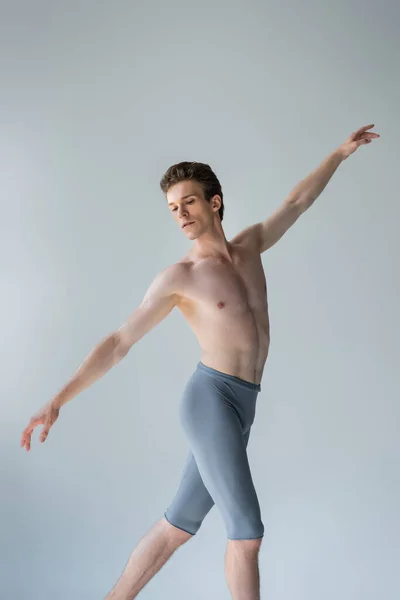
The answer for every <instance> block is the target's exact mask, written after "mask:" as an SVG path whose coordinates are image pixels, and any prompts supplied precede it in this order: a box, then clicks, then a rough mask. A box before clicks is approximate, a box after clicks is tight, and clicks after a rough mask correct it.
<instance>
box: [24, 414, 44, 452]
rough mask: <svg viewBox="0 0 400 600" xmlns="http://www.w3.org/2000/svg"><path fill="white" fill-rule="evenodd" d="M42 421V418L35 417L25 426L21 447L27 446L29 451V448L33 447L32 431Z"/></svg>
mask: <svg viewBox="0 0 400 600" xmlns="http://www.w3.org/2000/svg"><path fill="white" fill-rule="evenodd" d="M41 423H43V420H42V419H38V418H34V417H33V418H32V419H31V420H30V422H29V424H28V425H27V426H26V427H25V429H24V431H23V432H22V436H21V447H22V448H24V447H25V448H26V451H27V452H29V450H30V449H31V439H32V432H33V430H34V429H35V427H37V426H38V425H40V424H41Z"/></svg>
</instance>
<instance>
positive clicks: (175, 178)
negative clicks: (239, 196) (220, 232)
mask: <svg viewBox="0 0 400 600" xmlns="http://www.w3.org/2000/svg"><path fill="white" fill-rule="evenodd" d="M186 179H192V180H194V181H197V183H199V184H200V185H201V187H202V188H203V192H204V198H205V199H206V200H207V202H210V200H211V198H212V197H213V196H215V195H216V194H218V196H220V198H221V206H220V208H219V210H218V213H219V218H220V219H221V221H222V219H223V217H224V196H223V193H222V188H221V184H220V182H219V181H218V177H217V176H216V174H215V173H214V171H213V170H212V169H211V167H210V165H207V164H204V163H201V162H188V161H184V162H180V163H177V164H175V165H172V166H171V167H169V169H168V170H167V171H166V172H165V173H164V175H163V177H162V179H161V181H160V187H161V189H162V191H163V192H164V194H167V192H168V190H169V188H170V187H171V186H172V185H175V183H179V182H180V181H184V180H186Z"/></svg>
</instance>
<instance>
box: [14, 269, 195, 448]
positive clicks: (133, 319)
mask: <svg viewBox="0 0 400 600" xmlns="http://www.w3.org/2000/svg"><path fill="white" fill-rule="evenodd" d="M183 270H184V266H183V265H181V264H179V263H178V264H176V265H172V266H171V267H168V268H167V269H164V270H163V271H161V272H160V273H159V274H158V275H157V276H156V277H155V279H154V280H153V281H152V283H151V285H150V287H149V288H148V290H147V292H146V294H145V296H144V298H143V300H142V302H141V304H140V305H139V306H138V307H137V308H136V309H135V310H134V311H133V313H132V314H131V315H130V316H129V317H128V319H127V320H126V322H125V323H124V324H123V325H121V327H119V329H117V330H116V331H114V332H112V333H110V334H109V335H107V336H106V337H105V338H104V339H103V340H102V341H101V342H99V343H98V344H97V345H96V346H95V347H94V348H93V349H92V350H91V352H90V353H89V354H88V355H87V357H86V358H85V360H84V361H83V362H82V364H81V365H80V367H79V368H78V369H77V371H76V372H75V374H74V375H73V377H72V378H71V379H70V380H69V381H68V383H67V384H66V385H65V386H64V387H63V388H62V389H61V390H60V391H59V392H58V393H57V394H56V395H55V396H54V397H53V399H52V400H50V402H48V403H47V404H45V405H44V406H43V407H42V408H41V409H40V410H39V411H38V412H37V413H36V414H35V415H34V416H33V417H32V418H31V420H30V422H29V424H28V425H27V427H26V428H25V430H24V431H23V433H22V437H21V446H22V447H24V446H25V448H26V450H29V449H30V444H31V435H32V432H33V430H34V429H35V427H37V426H38V425H41V424H43V425H44V427H43V431H42V433H41V436H40V441H41V442H44V441H45V439H46V438H47V435H48V432H49V429H50V427H51V426H52V425H53V424H54V422H55V421H56V419H57V418H58V413H59V411H60V408H61V407H62V406H63V405H64V404H66V403H67V402H69V401H70V400H72V398H74V397H75V396H77V395H78V394H79V393H80V392H81V391H82V390H84V389H85V388H87V387H89V386H90V385H91V384H92V383H94V382H95V381H96V380H97V379H99V378H100V377H102V376H103V375H104V374H105V373H107V371H109V370H110V369H111V367H113V366H115V365H116V364H117V363H118V362H119V361H120V360H122V358H123V357H124V356H126V354H127V353H128V352H129V350H130V348H131V347H132V346H133V345H134V344H135V343H136V342H138V341H139V340H140V339H141V338H142V337H143V336H144V335H145V334H146V333H147V332H149V331H150V330H151V329H153V327H155V326H156V325H157V324H158V323H160V321H161V320H162V319H164V318H165V317H166V316H167V315H168V314H169V313H170V312H171V310H172V309H173V307H174V306H175V305H176V304H177V302H178V300H179V298H180V295H181V292H182V282H183V274H184V273H183Z"/></svg>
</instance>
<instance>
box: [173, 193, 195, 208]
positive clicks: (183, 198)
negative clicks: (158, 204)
mask: <svg viewBox="0 0 400 600" xmlns="http://www.w3.org/2000/svg"><path fill="white" fill-rule="evenodd" d="M190 196H196V194H187V195H186V196H182V198H181V200H185V198H190ZM171 204H176V202H168V206H171Z"/></svg>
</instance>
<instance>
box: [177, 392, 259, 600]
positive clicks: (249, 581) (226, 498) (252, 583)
mask: <svg viewBox="0 0 400 600" xmlns="http://www.w3.org/2000/svg"><path fill="white" fill-rule="evenodd" d="M203 383H204V385H199V386H198V388H197V389H195V391H192V397H187V403H186V404H185V405H184V406H183V411H182V417H183V425H184V428H185V431H186V434H187V436H188V438H189V441H190V446H191V450H192V452H193V455H194V458H195V461H196V464H197V467H198V470H199V473H200V476H201V478H202V480H203V482H204V485H205V486H206V488H207V490H208V491H209V493H210V495H211V497H212V498H213V500H214V501H215V504H216V506H217V508H218V510H219V511H220V512H221V514H222V517H223V518H224V521H225V525H226V528H227V534H228V545H227V551H226V563H225V573H226V578H227V583H228V587H229V590H230V592H231V595H232V599H233V600H260V575H259V568H258V553H259V549H260V546H261V542H262V537H263V535H264V525H263V523H262V520H261V513H260V507H259V503H258V498H257V494H256V491H255V488H254V483H253V479H252V476H251V471H250V466H249V462H248V456H247V445H248V440H249V435H250V427H247V429H246V432H245V433H244V432H243V425H242V421H241V419H240V418H239V412H238V410H237V407H239V409H240V408H241V405H240V404H239V403H238V399H239V400H240V399H241V398H240V396H239V393H240V390H236V391H237V394H236V396H235V397H234V399H236V407H234V406H232V403H231V402H230V401H229V396H228V393H229V389H226V388H222V391H223V392H224V395H221V396H220V395H219V394H218V389H215V387H212V388H211V389H210V388H209V385H208V382H207V381H204V382H203ZM197 396H198V397H197ZM198 398H200V401H198V402H197V400H198ZM245 400H248V401H249V403H250V401H251V396H250V397H248V398H246V396H244V401H245ZM249 403H248V404H247V407H249V408H250V406H251V405H250V404H249ZM245 408H246V406H245ZM241 416H242V419H245V418H246V413H242V415H241ZM251 416H252V413H251V412H250V414H249V417H248V418H249V419H250V420H251ZM247 425H248V422H247Z"/></svg>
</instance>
